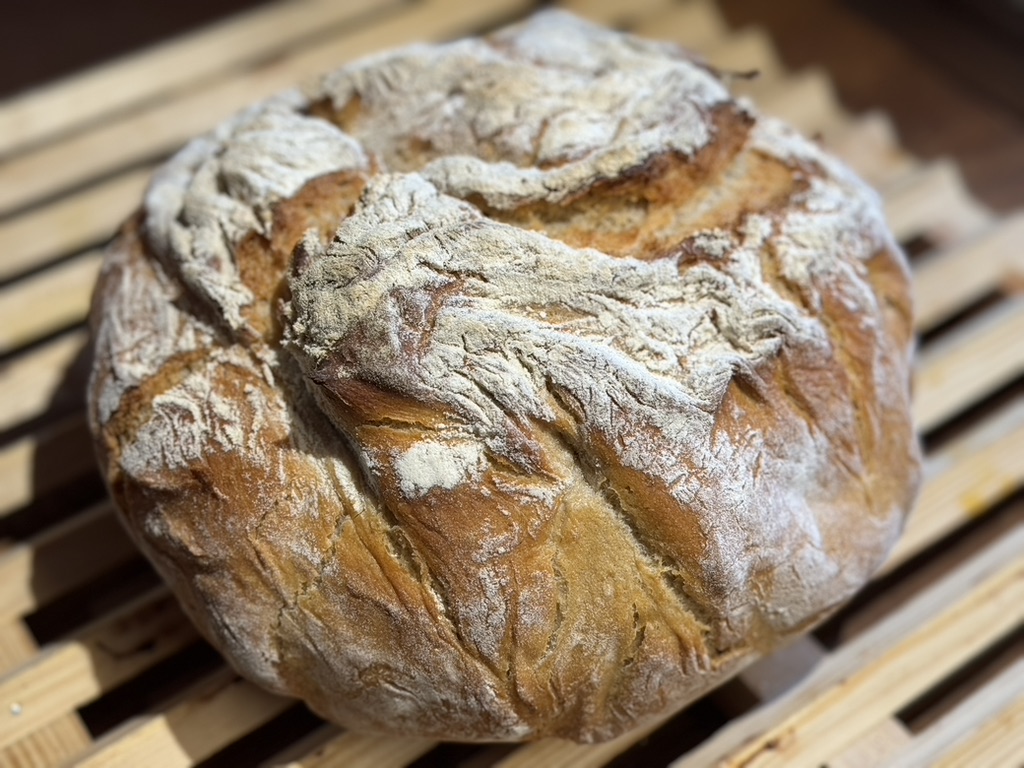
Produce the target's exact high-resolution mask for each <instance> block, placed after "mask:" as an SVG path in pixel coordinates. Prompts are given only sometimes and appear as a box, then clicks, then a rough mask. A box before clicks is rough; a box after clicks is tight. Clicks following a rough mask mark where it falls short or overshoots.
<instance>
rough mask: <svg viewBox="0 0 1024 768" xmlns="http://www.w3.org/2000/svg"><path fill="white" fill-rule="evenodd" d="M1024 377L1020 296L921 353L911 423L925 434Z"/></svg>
mask: <svg viewBox="0 0 1024 768" xmlns="http://www.w3.org/2000/svg"><path fill="white" fill-rule="evenodd" d="M1021 373H1024V296H1017V297H1013V298H1010V299H1007V300H1006V301H1004V302H1002V303H1001V304H999V305H997V306H996V307H994V308H992V309H991V310H989V311H987V312H985V314H984V315H981V316H980V317H977V318H972V319H971V320H970V321H968V322H966V323H964V324H963V325H961V326H960V327H959V328H957V330H956V332H955V333H951V334H949V335H948V336H946V337H944V338H941V339H939V340H938V341H936V342H935V343H933V344H932V345H930V346H929V347H927V348H925V349H924V350H922V351H921V353H920V354H919V356H918V359H917V364H916V366H915V375H916V378H915V387H916V390H915V391H916V392H917V397H916V398H915V401H914V420H915V422H916V423H917V425H918V428H919V429H921V430H923V431H928V430H930V429H932V428H934V427H936V426H938V425H939V424H941V423H942V422H943V421H945V420H946V419H949V418H950V417H952V416H955V415H956V414H957V413H958V412H960V411H961V410H963V409H964V408H965V407H967V406H969V405H971V404H973V403H975V402H977V401H978V400H980V399H982V398H983V397H984V396H985V395H987V394H989V393H991V392H993V391H994V390H996V389H998V388H999V387H1000V386H1002V385H1003V384H1005V383H1007V382H1009V381H1011V380H1012V379H1014V378H1015V377H1017V376H1019V375H1020V374H1021Z"/></svg>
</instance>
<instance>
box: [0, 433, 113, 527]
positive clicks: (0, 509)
mask: <svg viewBox="0 0 1024 768" xmlns="http://www.w3.org/2000/svg"><path fill="white" fill-rule="evenodd" d="M41 462H45V465H46V468H45V471H40V463H41ZM95 471H96V459H95V457H94V456H93V451H92V443H91V441H90V438H89V436H88V431H87V429H86V426H85V416H84V414H82V413H77V414H74V415H72V416H70V417H68V418H67V419H65V420H64V421H61V422H58V423H56V424H53V425H50V426H47V427H45V428H44V429H41V430H39V431H38V432H35V433H32V434H29V435H25V436H24V437H21V438H19V439H18V440H15V441H14V442H11V443H8V444H7V445H5V446H3V447H2V448H0V518H3V517H5V516H7V515H9V514H11V513H12V512H14V511H16V510H18V509H21V508H22V507H24V506H26V505H27V504H29V503H31V502H32V501H33V500H35V499H36V498H37V497H39V496H45V495H46V494H47V493H50V492H51V491H53V490H55V489H57V488H60V487H61V486H62V485H66V484H67V483H70V482H72V481H74V480H77V479H79V478H82V477H84V476H85V475H87V474H89V473H91V472H95Z"/></svg>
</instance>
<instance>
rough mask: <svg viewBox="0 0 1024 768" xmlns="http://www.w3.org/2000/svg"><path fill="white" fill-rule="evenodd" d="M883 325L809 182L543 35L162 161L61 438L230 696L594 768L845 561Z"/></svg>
mask: <svg viewBox="0 0 1024 768" xmlns="http://www.w3.org/2000/svg"><path fill="white" fill-rule="evenodd" d="M554 41H557V42H558V45H554ZM616 110H618V111H616ZM910 317H911V312H910V305H909V285H908V276H907V270H906V265H905V264H904V262H903V260H902V257H901V256H900V254H899V253H898V251H897V250H896V248H895V246H894V245H893V243H892V240H891V237H890V236H889V235H888V233H887V232H886V231H885V228H884V225H883V222H882V217H881V213H880V210H879V206H878V203H877V200H876V199H875V198H874V196H873V195H872V193H871V192H870V191H868V190H867V189H865V188H864V187H863V186H862V185H861V184H860V182H858V181H857V180H856V179H854V178H853V177H852V176H851V175H850V174H849V172H848V171H846V170H845V169H844V168H842V167H841V166H840V165H838V164H837V163H835V161H833V160H832V159H830V158H828V157H827V156H825V155H824V154H823V153H821V152H820V150H818V149H817V148H816V147H814V146H813V145H811V144H809V143H807V142H804V141H803V140H801V139H799V137H796V136H795V135H794V134H792V132H791V131H789V130H788V129H786V128H785V127H783V126H780V125H778V124H777V123H775V122H773V121H770V120H765V119H763V118H759V117H757V116H756V115H755V114H754V113H753V112H752V111H750V110H749V109H747V108H743V107H740V106H738V105H737V104H735V103H734V102H732V101H731V100H730V99H729V98H728V95H727V94H726V92H725V91H724V89H723V88H722V86H721V84H720V83H718V82H717V81H716V80H715V79H714V77H713V76H712V75H711V74H710V73H708V72H707V71H706V70H704V69H702V68H700V67H698V66H695V65H693V64H692V63H690V62H688V61H687V60H686V59H685V57H684V56H682V55H681V54H680V53H679V52H678V51H675V50H673V49H670V48H667V47H665V46H661V45H657V44H649V43H644V42H641V41H637V40H634V39H632V38H628V37H625V36H622V35H618V34H616V33H610V32H604V31H601V30H598V29H596V28H593V27H590V26H587V25H585V24H582V23H581V22H578V21H575V20H573V19H571V18H570V17H567V16H565V15H562V14H557V13H555V14H550V13H549V14H542V15H541V16H539V17H537V18H536V19H534V20H533V21H531V22H528V23H526V24H523V25H520V26H517V27H513V28H510V29H509V30H506V31H503V32H499V33H496V34H495V35H494V36H492V37H490V38H488V39H485V40H479V41H464V42H462V43H456V44H452V45H450V46H442V47H436V48H427V47H420V48H414V49H410V50H408V51H404V52H398V53H396V54H393V55H391V56H388V57H381V58H378V59H374V60H371V61H368V62H364V63H360V64H357V65H353V66H352V67H349V68H346V69H345V70H342V71H340V72H339V73H335V74H334V75H331V76H329V77H328V78H327V79H325V81H324V83H323V85H322V86H321V88H320V90H319V91H318V92H317V93H315V94H313V95H312V96H311V97H310V98H309V99H304V98H302V97H298V96H296V95H294V94H286V95H283V96H281V97H278V98H277V99H275V100H272V101H271V102H268V103H267V104H266V105H261V106H259V107H256V108H254V109H253V110H250V111H248V112H246V113H243V114H242V115H240V116H238V117H237V118H235V119H234V120H233V121H231V122H229V123H228V124H226V125H225V126H222V127H221V128H220V129H218V131H217V132H216V133H215V134H213V135H211V136H210V137H206V138H204V139H201V140H199V141H197V142H196V143H194V144H193V145H191V146H190V147H188V148H186V150H184V151H183V152H182V153H181V154H180V155H179V156H178V157H176V158H175V159H174V160H173V161H172V162H171V163H170V164H169V165H168V166H167V167H166V168H165V169H163V170H162V171H161V172H160V174H158V176H157V179H156V180H155V182H154V184H153V186H152V187H151V189H150V192H149V193H148V195H147V199H146V205H145V208H144V210H143V212H142V214H140V216H138V217H135V218H134V219H132V220H131V221H129V222H128V223H127V224H126V226H125V228H124V229H123V231H122V233H121V236H120V237H119V239H118V240H117V241H116V242H115V243H114V245H113V246H112V247H111V249H110V252H109V256H108V260H107V263H106V265H105V267H104V271H103V274H102V276H101V279H100V284H99V286H98V289H97V293H96V304H95V308H94V313H93V324H94V327H95V330H96V339H97V363H96V369H95V372H94V376H93V380H92V383H91V387H90V420H91V423H92V426H93V429H94V432H95V434H96V441H97V445H98V449H99V454H100V458H101V462H102V464H103V467H104V471H105V473H106V476H107V478H108V480H109V483H110V488H111V491H112V494H113V496H114V499H115V501H116V502H117V505H118V507H119V508H120V509H121V510H122V512H123V514H124V515H125V518H126V520H127V522H128V526H129V529H130V530H131V531H132V533H133V535H134V536H135V538H136V540H137V541H138V542H139V544H140V546H141V547H142V548H143V550H144V551H145V552H146V553H147V555H149V556H150V557H151V558H152V560H153V561H154V563H155V565H156V567H157V568H158V569H159V571H160V572H161V574H162V575H163V576H164V577H165V578H166V579H167V580H168V582H169V583H170V584H171V586H172V587H173V588H174V590H175V592H176V593H177V594H178V595H179V596H180V598H181V599H182V602H183V604H184V605H185V607H186V610H187V611H188V612H189V614H190V615H191V616H192V618H193V619H194V620H195V621H196V623H197V625H198V626H199V627H200V628H201V629H202V631H203V633H204V634H205V635H206V636H207V637H208V638H209V639H210V640H211V641H212V642H214V643H215V644H216V645H217V647H218V648H220V649H221V650H223V651H224V652H225V654H226V655H227V657H228V658H229V659H230V660H231V662H232V663H233V664H235V665H236V666H237V667H238V668H239V670H240V671H242V672H243V673H244V674H246V675H247V676H249V677H251V678H252V679H255V680H257V681H259V682H261V683H262V684H264V685H266V686H268V687H270V688H272V689H274V690H277V691H281V692H286V693H291V694H293V695H296V696H300V697H301V698H303V699H304V700H306V701H307V702H308V703H309V704H310V706H312V707H313V709H315V710H316V711H317V712H319V713H320V714H322V715H324V716H325V717H328V718H329V719H332V720H335V721H337V722H339V723H342V724H344V725H346V726H350V727H355V728H367V729H373V730H385V731H393V732H401V733H406V734H412V733H415V734H420V735H424V736H429V737H435V738H456V739H488V740H493V739H497V740H515V739H523V738H536V737H541V736H549V735H554V736H562V737H567V738H573V739H577V740H583V741H592V740H600V739H606V738H610V737H612V736H614V735H616V734H618V733H621V732H622V731H623V730H626V729H628V728H631V727H634V726H636V725H638V724H641V723H644V722H647V721H649V720H650V719H652V718H655V717H659V716H664V715H665V714H667V713H669V712H671V711H673V710H675V709H676V708H678V707H680V706H682V705H683V704H685V703H686V702H687V701H690V700H692V699H693V698H694V697H695V696H698V695H700V694H701V693H702V692H703V691H705V690H707V689H708V688H709V687H711V686H712V685H715V684H717V682H718V681H720V680H721V679H724V677H726V676H728V675H729V674H732V673H733V672H735V671H736V670H737V669H738V668H740V667H741V666H742V665H743V664H745V663H747V662H749V661H751V660H752V659H753V658H754V657H755V656H756V655H757V654H759V653H761V652H764V651H766V650H768V649H770V648H772V647H774V646H775V645H776V644H778V643H779V642H780V641H781V640H783V639H784V638H786V637H787V636H789V635H791V634H793V633H796V632H799V631H803V630H804V629H806V628H807V627H808V626H810V625H812V624H814V623H815V622H817V621H820V620H821V619H822V618H823V617H824V616H826V615H827V614H828V613H829V612H830V611H832V610H834V608H835V607H836V606H837V605H838V604H840V603H841V602H842V601H843V600H844V599H846V598H847V597H849V595H850V594H852V593H853V591H854V590H856V589H857V588H858V587H859V586H860V585H861V584H862V583H863V582H864V581H865V580H866V579H867V578H868V576H869V575H870V574H871V573H872V572H873V570H874V569H875V568H876V567H877V566H878V564H879V563H880V562H881V560H882V559H883V558H884V556H885V553H886V552H887V550H888V548H889V547H890V546H891V544H892V543H893V540H894V537H895V535H896V533H897V532H898V530H899V527H900V525H901V522H902V518H903V515H904V514H905V512H906V510H907V509H908V507H909V505H910V502H911V499H912V496H913V493H914V490H915V488H916V483H917V474H918V460H917V453H916V444H915V442H914V438H913V433H912V429H911V425H910V418H909V406H908V392H907V390H908V378H909V373H908V369H909V360H908V358H909V348H910V344H911V322H910Z"/></svg>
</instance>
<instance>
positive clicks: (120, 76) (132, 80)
mask: <svg viewBox="0 0 1024 768" xmlns="http://www.w3.org/2000/svg"><path fill="white" fill-rule="evenodd" d="M387 4H389V5H396V4H397V2H396V0H392V1H391V2H390V3H387ZM387 4H385V3H383V2H381V0H345V2H343V3H340V2H337V1H336V0H291V1H290V2H278V3H272V4H268V5H266V6H264V7H262V8H257V9H255V10H251V11H248V12H244V13H239V14H237V15H235V16H231V17H229V18H227V19H224V20H222V21H219V22H215V23H213V24H210V25H209V26H206V27H204V28H202V29H201V30H199V31H197V32H192V33H189V34H186V35H183V36H181V37H178V38H175V39H171V40H168V41H166V42H163V43H160V44H158V45H154V46H150V47H149V48H146V49H145V50H143V51H141V52H139V53H134V54H130V55H128V56H124V57H122V58H120V59H117V60H115V61H112V62H110V63H108V64H102V65H100V66H98V67H95V68H94V69H90V70H87V71H84V72H81V73H79V74H76V75H72V76H71V77H68V78H65V79H63V80H60V81H58V82H57V83H54V84H52V85H44V86H42V87H40V88H37V89H34V90H32V91H29V92H28V93H25V94H24V95H21V96H17V97H15V98H12V99H9V100H7V101H4V102H0V155H3V154H6V153H9V152H11V151H13V150H16V149H18V148H20V147H22V146H24V145H35V144H38V143H40V142H42V141H44V140H46V139H49V138H51V137H52V136H54V135H56V134H60V133H63V132H66V131H68V130H69V129H73V128H75V127H77V126H80V125H83V124H87V123H90V122H93V121H95V120H96V119H97V118H100V117H102V116H104V115H107V114H109V113H112V112H117V111H120V110H124V109H126V108H130V107H132V106H134V105H135V104H136V103H137V102H145V101H149V100H151V99H153V98H154V97H157V96H160V95H163V94H164V93H166V92H167V91H171V90H174V89H178V88H182V87H185V86H187V85H189V84H190V83H192V82H194V81H197V80H202V79H204V78H209V77H210V76H212V75H218V74H220V73H222V72H230V70H232V69H235V68H238V67H240V66H244V65H246V64H252V63H256V62H258V61H259V60H260V59H263V58H267V57H269V56H274V55H278V54H280V53H281V52H282V51H284V50H285V49H287V48H288V47H290V46H293V45H296V44H299V43H300V42H302V41H303V39H304V38H308V37H313V36H318V35H321V34H322V33H323V32H324V30H325V29H330V28H331V27H333V26H338V25H340V24H343V23H345V22H346V21H348V22H352V21H355V23H357V24H358V23H362V20H361V19H358V18H357V17H359V16H361V15H364V14H365V13H366V12H367V11H368V10H373V9H378V10H379V9H380V8H381V6H383V5H387Z"/></svg>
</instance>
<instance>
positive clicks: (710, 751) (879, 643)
mask: <svg viewBox="0 0 1024 768" xmlns="http://www.w3.org/2000/svg"><path fill="white" fill-rule="evenodd" d="M1021 551H1024V526H1018V527H1017V528H1016V529H1013V530H1012V531H1011V532H1010V533H1008V534H1006V535H1005V536H1003V537H1002V539H1000V540H999V541H997V542H995V543H994V544H992V545H991V546H989V547H988V548H986V549H985V550H983V551H982V552H980V553H979V554H977V555H976V556H974V557H973V558H972V559H971V560H969V561H967V562H966V563H964V564H963V565H962V566H961V567H959V568H958V569H957V570H956V571H954V572H953V573H951V574H950V575H949V576H947V577H946V578H944V579H942V580H941V581H939V582H937V583H935V584H934V585H932V586H931V587H929V588H928V589H927V590H925V591H924V592H922V593H921V594H920V595H918V596H917V597H915V598H914V599H913V600H911V601H910V602H909V603H907V604H906V605H905V606H903V607H902V608H901V610H900V611H898V612H896V613H894V614H892V615H890V616H889V617H888V618H886V619H884V620H882V621H881V622H880V623H879V624H877V625H876V626H874V627H872V628H871V629H869V630H867V631H865V632H864V633H863V634H862V635H860V636H858V637H857V638H855V639H854V640H852V641H851V642H850V643H848V644H846V645H844V646H841V647H840V648H839V649H838V650H836V651H834V652H833V653H832V654H831V655H830V656H829V657H828V658H827V659H825V660H823V661H822V663H821V664H819V665H818V667H816V668H815V669H814V670H813V671H812V672H811V673H810V674H809V675H808V677H807V678H806V679H805V681H804V682H803V683H801V684H800V685H799V686H797V687H796V688H794V689H793V691H792V692H791V693H790V694H788V695H786V696H783V697H780V698H779V699H777V700H775V701H773V702H770V703H768V704H766V705H763V706H761V707H758V708H755V710H753V711H752V712H751V713H749V714H748V715H745V716H743V717H740V718H738V719H736V720H733V721H732V722H731V723H730V724H729V725H727V726H725V727H724V728H722V729H721V730H720V731H718V732H717V733H716V734H715V735H714V736H712V737H711V738H710V739H708V740H707V741H706V742H704V743H703V744H702V745H701V746H700V747H698V748H697V749H695V750H693V751H692V752H690V753H689V754H687V755H684V756H682V757H681V758H680V759H679V760H677V761H675V762H674V763H673V764H672V768H691V767H694V768H695V767H696V766H706V765H716V766H720V768H728V767H730V766H736V767H738V766H744V768H755V767H756V768H768V767H769V766H775V765H818V764H821V763H826V762H827V761H828V758H829V757H830V756H831V755H833V754H835V753H836V752H839V751H841V750H842V749H844V748H845V747H846V746H847V745H848V744H850V743H851V742H852V741H853V740H854V739H856V738H858V736H860V735H861V734H863V733H865V732H866V731H869V730H870V729H871V728H872V727H874V726H875V725H877V723H879V722H881V721H882V720H884V719H885V718H887V717H889V716H891V715H892V714H894V713H895V712H896V711H898V710H899V709H900V707H902V706H905V705H906V704H907V703H908V702H910V701H912V700H913V699H914V698H915V697H916V696H918V695H920V694H921V693H922V692H924V691H926V690H928V688H930V687H931V686H933V685H934V684H935V683H937V682H938V681H940V680H942V679H943V678H944V677H946V676H947V675H949V674H950V673H951V672H953V671H954V670H956V669H957V668H959V667H960V666H962V665H963V664H964V663H966V662H967V661H969V660H970V659H971V658H973V657H974V656H975V655H977V654H978V653H980V652H982V651H983V650H984V649H985V648H987V647H989V646H990V645H992V644H993V643H995V642H997V641H998V640H999V639H1000V638H1001V637H1003V636H1004V635H1005V634H1006V633H1007V632H1010V631H1012V630H1013V629H1015V628H1016V627H1017V626H1019V625H1020V623H1021V622H1022V621H1024V560H1022V559H1021V557H1020V552H1021Z"/></svg>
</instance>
